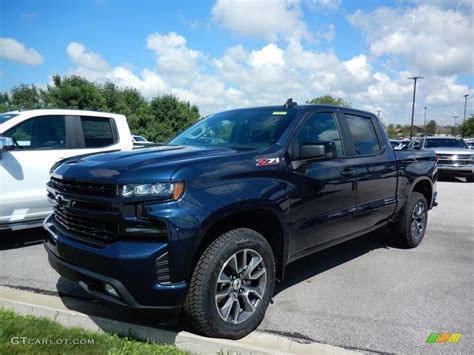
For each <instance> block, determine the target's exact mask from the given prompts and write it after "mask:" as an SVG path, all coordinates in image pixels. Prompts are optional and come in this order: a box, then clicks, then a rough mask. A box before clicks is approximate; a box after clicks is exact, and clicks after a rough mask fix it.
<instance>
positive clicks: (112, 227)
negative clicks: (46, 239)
mask: <svg viewBox="0 0 474 355" xmlns="http://www.w3.org/2000/svg"><path fill="white" fill-rule="evenodd" d="M54 219H55V220H56V222H57V223H58V224H59V225H60V226H61V227H63V228H64V229H66V230H67V231H70V232H73V233H74V235H75V234H78V235H79V236H82V237H85V238H84V239H86V240H90V241H92V242H93V241H98V242H102V243H112V242H113V241H115V240H116V239H117V238H118V225H117V224H108V223H102V222H97V221H93V220H90V219H87V218H82V217H77V216H72V215H71V214H69V213H66V212H64V211H62V210H60V209H59V208H55V209H54Z"/></svg>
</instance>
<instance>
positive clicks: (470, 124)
mask: <svg viewBox="0 0 474 355" xmlns="http://www.w3.org/2000/svg"><path fill="white" fill-rule="evenodd" d="M459 133H460V134H461V135H462V136H463V137H474V115H471V117H469V118H467V119H466V121H464V123H462V124H461V125H459Z"/></svg>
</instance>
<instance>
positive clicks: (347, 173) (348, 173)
mask: <svg viewBox="0 0 474 355" xmlns="http://www.w3.org/2000/svg"><path fill="white" fill-rule="evenodd" d="M341 175H342V176H345V177H348V176H352V175H354V169H352V168H347V169H344V170H343V171H341Z"/></svg>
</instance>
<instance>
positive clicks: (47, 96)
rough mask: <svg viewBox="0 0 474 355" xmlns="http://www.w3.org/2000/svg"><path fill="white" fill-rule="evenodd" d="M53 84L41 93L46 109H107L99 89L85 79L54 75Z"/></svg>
mask: <svg viewBox="0 0 474 355" xmlns="http://www.w3.org/2000/svg"><path fill="white" fill-rule="evenodd" d="M53 82H54V85H53V86H51V85H48V88H47V90H45V91H43V92H42V96H43V100H44V103H45V106H46V107H49V108H63V109H66V108H68V109H78V110H93V111H104V110H105V109H106V107H107V105H106V102H105V100H104V97H103V95H101V89H100V87H99V86H98V85H97V84H94V83H92V82H90V81H88V80H87V79H84V78H81V77H79V76H75V75H73V76H71V77H63V78H61V77H60V76H59V75H55V76H54V77H53Z"/></svg>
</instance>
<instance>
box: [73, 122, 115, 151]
mask: <svg viewBox="0 0 474 355" xmlns="http://www.w3.org/2000/svg"><path fill="white" fill-rule="evenodd" d="M81 123H82V130H83V132H84V144H85V147H86V148H101V147H107V146H109V145H112V144H114V143H115V142H116V139H115V135H114V130H113V126H112V122H111V119H110V118H107V117H81Z"/></svg>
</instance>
